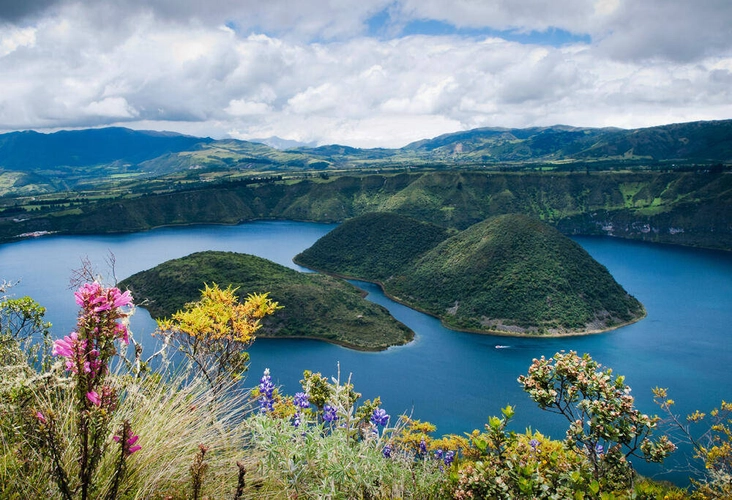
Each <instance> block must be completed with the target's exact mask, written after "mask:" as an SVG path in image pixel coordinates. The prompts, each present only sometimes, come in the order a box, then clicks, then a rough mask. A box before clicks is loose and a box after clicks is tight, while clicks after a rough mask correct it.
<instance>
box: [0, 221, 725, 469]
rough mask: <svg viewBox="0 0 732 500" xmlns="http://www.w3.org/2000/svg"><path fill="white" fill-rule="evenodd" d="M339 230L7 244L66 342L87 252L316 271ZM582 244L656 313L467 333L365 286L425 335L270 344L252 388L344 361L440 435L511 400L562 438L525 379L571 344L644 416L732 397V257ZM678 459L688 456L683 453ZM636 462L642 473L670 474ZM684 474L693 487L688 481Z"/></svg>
mask: <svg viewBox="0 0 732 500" xmlns="http://www.w3.org/2000/svg"><path fill="white" fill-rule="evenodd" d="M333 227H334V226H333V225H326V224H312V223H298V222H289V221H275V222H256V223H248V224H243V225H240V226H193V227H184V228H163V229H157V230H153V231H149V232H143V233H136V234H129V235H114V236H51V237H44V238H39V239H33V240H25V241H20V242H17V243H12V244H6V245H2V246H0V280H2V279H5V280H7V281H16V280H20V284H19V285H17V286H16V287H14V288H13V289H12V293H13V295H15V296H21V295H30V296H32V297H33V298H34V299H36V300H37V301H38V302H40V303H41V304H42V305H44V306H45V307H46V308H47V311H48V312H47V319H48V320H49V321H51V322H52V323H53V324H54V329H53V332H54V336H56V337H59V336H62V335H65V334H67V333H68V332H70V331H71V330H73V328H74V323H75V320H76V307H75V304H74V299H73V294H72V291H71V290H70V288H69V280H70V276H71V273H72V270H74V269H78V268H79V267H80V264H81V259H82V258H87V257H88V258H89V260H91V261H92V262H93V263H94V264H95V265H96V266H97V267H98V269H99V270H100V271H101V272H106V271H107V270H108V267H107V266H106V265H105V258H107V257H108V255H109V254H110V252H111V253H112V254H113V255H114V257H115V262H116V264H115V273H116V276H117V278H119V279H123V278H125V277H127V276H129V275H131V274H133V273H135V272H138V271H141V270H144V269H149V268H151V267H153V266H155V265H157V264H159V263H161V262H163V261H165V260H168V259H172V258H177V257H182V256H184V255H188V254H190V253H192V252H196V251H202V250H227V251H235V252H243V253H251V254H254V255H259V256H262V257H265V258H268V259H270V260H272V261H275V262H277V263H279V264H283V265H286V266H289V267H291V268H294V269H298V270H303V269H302V268H300V267H298V266H296V265H295V264H293V263H292V260H291V259H292V257H293V256H294V255H296V254H297V253H299V252H300V251H302V250H304V249H305V248H307V247H309V246H310V245H312V244H313V243H314V242H315V241H316V240H317V239H318V238H320V237H321V236H322V235H324V234H325V233H327V232H328V231H330V230H331V229H332V228H333ZM576 241H577V242H579V243H580V244H581V245H582V246H583V247H584V248H585V249H586V250H587V251H588V252H589V253H590V254H591V255H592V256H593V257H594V258H595V259H597V260H598V261H599V262H600V263H602V264H604V265H605V266H606V267H607V268H608V269H609V270H610V272H611V273H612V274H613V276H614V277H615V279H616V280H617V281H618V282H619V283H620V284H621V285H623V287H625V289H626V290H628V291H629V292H630V293H631V294H633V295H635V296H636V297H637V298H638V299H639V300H640V301H641V302H642V303H643V304H644V305H645V307H646V309H647V311H648V316H647V317H646V318H645V319H643V320H642V321H640V322H638V323H636V324H633V325H630V326H627V327H624V328H620V329H618V330H615V331H613V332H608V333H605V334H600V335H591V336H584V337H568V338H561V339H525V338H511V337H496V336H490V335H477V334H469V333H461V332H455V331H452V330H448V329H445V328H443V327H442V326H441V325H440V323H439V321H438V320H436V319H434V318H432V317H429V316H426V315H424V314H421V313H418V312H416V311H413V310H411V309H409V308H407V307H404V306H402V305H399V304H396V303H394V302H392V301H390V300H389V299H387V298H386V297H384V295H383V294H382V293H381V291H380V290H379V288H378V287H377V286H375V285H372V284H368V283H360V282H358V283H357V284H358V286H360V287H362V288H363V289H364V290H366V291H367V292H368V293H369V296H368V299H369V300H372V301H374V302H377V303H379V304H382V305H384V306H385V307H387V308H388V309H389V310H390V311H391V313H392V315H394V317H395V318H397V319H398V320H399V321H401V322H403V323H405V324H406V325H407V326H409V327H410V328H412V329H413V330H414V331H415V332H416V337H415V340H414V341H413V342H411V343H410V344H408V345H406V346H400V347H393V348H390V349H388V350H387V351H384V352H379V353H364V352H357V351H352V350H349V349H346V348H343V347H339V346H335V345H331V344H327V343H324V342H319V341H315V340H274V339H258V340H257V341H256V342H255V343H254V345H253V346H252V348H251V350H250V354H251V359H252V362H251V366H250V381H251V384H252V385H254V384H255V383H256V382H257V380H258V378H259V376H260V374H261V373H262V371H263V370H264V368H265V367H269V368H270V369H271V371H272V375H273V378H274V379H275V380H277V381H278V382H279V383H280V384H282V385H283V386H284V387H283V390H284V391H285V392H288V393H294V392H296V390H297V386H298V381H299V380H300V378H301V376H302V372H303V370H305V369H310V370H313V371H320V372H321V373H323V374H324V375H329V376H331V375H335V374H336V372H337V369H338V366H339V365H340V369H341V376H342V378H347V377H348V375H349V374H350V373H352V374H353V375H352V381H353V383H354V384H355V386H356V390H357V391H359V392H362V393H363V395H364V397H365V398H373V397H375V396H377V395H378V396H381V399H382V401H383V406H384V407H385V408H386V409H387V410H388V412H389V413H391V414H392V415H397V414H399V413H404V412H406V413H412V414H413V416H414V417H415V418H418V419H421V420H428V421H430V422H433V423H434V424H436V425H437V426H438V433H448V432H454V433H462V432H467V431H470V430H472V429H474V428H482V426H483V424H484V423H485V422H486V418H487V417H488V416H489V415H495V414H499V412H500V408H502V407H503V406H505V405H506V404H512V405H514V406H516V410H517V411H516V418H515V421H514V426H513V428H514V429H515V430H517V431H523V430H524V429H525V428H526V427H527V426H532V427H533V428H534V429H538V430H540V431H542V432H543V433H545V434H549V435H551V436H553V437H557V438H561V437H562V436H563V435H564V431H565V430H566V427H567V426H566V423H565V422H564V421H563V420H562V418H561V417H560V416H558V415H554V414H549V413H546V412H542V411H541V410H539V409H538V408H537V407H536V406H535V405H534V403H532V402H531V401H530V400H529V398H528V396H527V395H526V394H525V393H524V392H523V391H522V390H521V388H520V387H519V385H518V383H517V382H516V378H517V377H518V376H519V375H521V374H522V373H525V372H526V370H527V369H528V367H529V365H530V364H531V361H532V359H533V358H535V357H540V356H542V355H544V356H547V357H549V356H551V355H553V354H554V353H555V352H557V351H559V350H562V349H563V350H576V351H578V352H580V353H584V352H588V353H590V355H592V356H593V357H594V358H595V359H597V360H598V361H600V362H601V363H602V364H603V365H605V366H608V367H611V368H613V370H614V371H615V372H616V373H618V374H623V375H626V382H627V383H628V384H629V385H630V386H631V387H632V388H633V394H634V395H635V397H636V400H637V404H638V406H639V407H640V408H641V410H642V411H644V412H648V413H656V412H657V409H656V407H655V406H654V405H653V403H652V395H651V388H653V387H655V386H661V387H668V388H669V389H670V391H671V392H670V395H671V397H672V398H673V399H674V400H676V401H677V405H678V408H677V410H678V411H679V412H680V413H688V412H690V411H692V410H693V409H695V408H699V409H702V410H709V409H711V408H712V407H714V406H716V405H718V404H719V402H720V401H721V400H722V399H726V400H729V399H730V398H731V397H732V378H730V362H732V341H730V327H731V326H732V254H728V253H723V252H714V251H705V250H697V249H687V248H679V247H671V246H661V245H652V244H644V243H637V242H629V241H623V240H617V239H610V238H584V237H583V238H576ZM108 279H109V277H108ZM253 291H254V290H253ZM132 327H133V332H134V335H135V337H136V338H138V339H142V341H143V343H144V344H145V345H146V346H147V348H148V350H150V349H152V346H153V344H154V342H155V341H154V339H152V338H151V337H150V333H151V332H152V331H153V330H154V323H153V322H152V320H151V319H150V317H149V315H147V314H146V312H145V311H143V310H138V312H137V314H136V315H135V318H134V319H133V323H132ZM496 346H505V347H501V348H497V347H496ZM679 460H680V462H682V463H683V462H684V459H683V457H679ZM637 465H638V468H639V469H640V470H641V471H642V472H645V473H656V472H658V469H656V468H649V467H647V466H644V465H642V464H637ZM667 465H671V464H667ZM671 477H672V478H673V479H675V480H677V481H680V480H681V479H680V477H681V476H671Z"/></svg>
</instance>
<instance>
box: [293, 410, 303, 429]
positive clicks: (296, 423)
mask: <svg viewBox="0 0 732 500" xmlns="http://www.w3.org/2000/svg"><path fill="white" fill-rule="evenodd" d="M301 423H302V422H300V412H299V411H298V412H296V413H295V417H294V418H293V420H292V426H293V427H294V428H295V429H297V428H298V427H300V424H301Z"/></svg>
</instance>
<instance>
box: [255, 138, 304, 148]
mask: <svg viewBox="0 0 732 500" xmlns="http://www.w3.org/2000/svg"><path fill="white" fill-rule="evenodd" d="M249 142H258V143H260V144H265V145H267V146H269V147H271V148H275V149H279V150H285V149H293V148H314V147H317V145H318V143H317V142H315V141H313V142H300V141H293V140H291V139H282V138H281V137H277V136H272V137H267V138H266V139H249Z"/></svg>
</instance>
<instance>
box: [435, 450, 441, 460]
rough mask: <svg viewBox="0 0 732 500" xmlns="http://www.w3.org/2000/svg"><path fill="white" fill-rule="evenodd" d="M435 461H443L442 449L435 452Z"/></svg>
mask: <svg viewBox="0 0 732 500" xmlns="http://www.w3.org/2000/svg"><path fill="white" fill-rule="evenodd" d="M435 459H436V460H442V448H440V449H438V450H437V451H435Z"/></svg>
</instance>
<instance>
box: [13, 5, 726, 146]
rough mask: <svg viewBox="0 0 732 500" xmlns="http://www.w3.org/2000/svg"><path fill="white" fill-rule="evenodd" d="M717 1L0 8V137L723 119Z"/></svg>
mask: <svg viewBox="0 0 732 500" xmlns="http://www.w3.org/2000/svg"><path fill="white" fill-rule="evenodd" d="M731 26H732V2H729V1H728V0H705V1H704V2H690V1H688V0H563V1H562V2H556V1H550V0H481V1H475V0H451V1H445V0H270V1H268V2H262V1H260V0H209V1H208V2H200V1H198V0H114V1H113V0H94V1H91V0H89V1H77V0H25V1H24V2H17V1H13V0H0V88H2V92H1V93H0V132H5V131H12V130H25V129H34V130H39V131H53V130H58V129H63V128H67V129H68V128H83V127H100V126H109V125H115V126H127V127H131V128H137V129H153V130H172V131H177V132H182V133H188V134H193V135H199V136H211V137H216V138H222V137H235V138H239V139H252V138H266V137H270V136H279V137H282V138H286V139H290V140H296V141H303V142H316V143H319V144H334V143H339V144H347V145H351V146H357V147H377V146H382V147H400V146H403V145H406V144H407V143H409V142H412V141H415V140H419V139H423V138H428V137H434V136H436V135H439V134H443V133H448V132H455V131H459V130H466V129H470V128H475V127H491V126H495V127H530V126H548V125H554V124H565V125H574V126H582V127H585V126H592V127H604V126H615V127H623V128H636V127H646V126H653V125H661V124H666V123H673V122H684V121H694V120H712V119H728V118H732V90H731V89H732V28H730V27H731Z"/></svg>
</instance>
